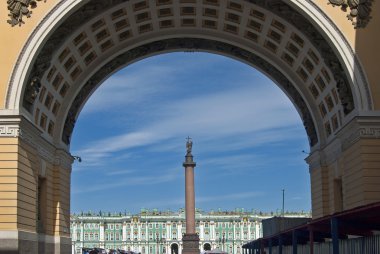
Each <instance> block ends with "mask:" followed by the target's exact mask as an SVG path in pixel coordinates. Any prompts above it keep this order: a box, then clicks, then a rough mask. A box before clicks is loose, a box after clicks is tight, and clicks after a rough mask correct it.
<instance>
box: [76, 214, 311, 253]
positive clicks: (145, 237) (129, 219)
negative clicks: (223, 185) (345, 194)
mask: <svg viewBox="0 0 380 254" xmlns="http://www.w3.org/2000/svg"><path fill="white" fill-rule="evenodd" d="M271 216H274V214H273V213H271V214H263V213H261V212H260V213H256V212H255V211H250V212H246V211H244V209H236V210H235V211H210V212H202V211H199V210H197V211H196V232H197V233H198V234H199V238H200V242H199V248H200V249H201V250H210V249H215V248H218V249H221V250H224V251H227V252H228V253H231V254H241V253H242V245H243V244H244V243H247V242H249V241H252V240H255V239H257V238H259V237H262V224H261V220H262V219H265V218H269V217H271ZM286 216H298V217H299V216H305V217H308V216H310V214H307V213H300V214H286ZM185 231H186V224H185V211H184V210H183V209H181V210H179V211H178V212H172V211H165V212H160V211H157V210H151V211H148V210H141V212H140V213H139V214H135V215H130V214H127V213H124V214H122V213H119V214H111V213H101V212H99V213H98V214H94V213H91V212H90V213H84V214H83V213H82V214H81V215H72V216H71V229H70V233H71V238H72V250H73V253H81V248H82V247H89V248H92V247H100V248H105V249H123V250H130V251H134V252H140V253H141V254H181V253H182V235H183V233H185Z"/></svg>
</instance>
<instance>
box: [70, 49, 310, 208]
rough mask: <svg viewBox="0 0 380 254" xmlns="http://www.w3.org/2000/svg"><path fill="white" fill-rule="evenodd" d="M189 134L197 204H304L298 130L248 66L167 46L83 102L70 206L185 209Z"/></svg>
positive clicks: (306, 184) (305, 181)
mask: <svg viewBox="0 0 380 254" xmlns="http://www.w3.org/2000/svg"><path fill="white" fill-rule="evenodd" d="M188 135H189V136H191V137H192V138H193V155H194V160H195V161H196V162H197V167H196V169H195V188H196V207H198V208H201V209H203V210H206V211H207V210H211V209H218V208H221V209H222V210H230V209H234V208H245V209H248V210H251V209H255V210H262V211H276V210H278V209H281V206H282V191H281V190H282V189H285V209H286V210H292V211H301V210H305V211H309V210H310V207H311V204H310V180H309V172H308V166H307V164H306V163H305V161H304V158H305V156H306V155H305V154H304V153H302V152H301V151H302V150H306V151H308V150H309V145H308V141H307V136H306V132H305V130H304V128H303V126H302V121H301V119H300V117H299V115H298V113H297V112H296V110H295V108H294V106H293V105H292V104H291V102H290V100H289V99H288V98H287V97H286V95H285V94H284V93H283V92H282V91H281V89H279V88H278V87H277V86H276V85H275V84H274V83H273V82H272V81H271V80H270V79H268V78H267V77H266V76H264V75H263V74H261V73H260V72H259V71H257V70H256V69H254V68H252V67H250V66H248V65H246V64H243V63H240V62H238V61H236V60H232V59H229V58H226V57H223V56H219V55H214V54H208V53H170V54H163V55H159V56H154V57H150V58H147V59H144V60H141V61H139V62H137V63H134V64H132V65H130V66H127V67H126V68H124V69H122V70H121V71H119V72H117V73H116V74H114V75H112V76H111V77H110V78H109V79H107V80H106V81H105V82H104V83H103V84H102V85H101V86H100V87H99V88H98V90H97V91H96V92H95V93H94V94H93V95H92V96H91V98H90V99H89V101H88V102H87V103H86V105H85V107H84V108H83V110H82V112H81V114H80V116H79V118H78V121H77V124H76V126H75V129H74V133H73V137H72V144H71V152H72V154H73V155H78V156H81V157H82V162H81V163H78V162H75V163H74V165H73V172H72V202H71V211H72V212H80V211H88V210H91V211H99V210H102V211H111V212H113V211H115V212H119V211H122V212H124V211H127V212H131V213H137V212H139V211H140V209H141V208H148V209H152V208H157V209H160V210H168V209H170V210H178V209H179V208H181V207H184V169H183V167H182V162H183V161H184V156H185V153H186V148H185V142H186V140H185V138H186V137H187V136H188Z"/></svg>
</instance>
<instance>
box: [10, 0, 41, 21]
mask: <svg viewBox="0 0 380 254" xmlns="http://www.w3.org/2000/svg"><path fill="white" fill-rule="evenodd" d="M37 1H41V0H8V1H7V4H8V10H9V11H10V13H9V14H8V16H9V17H10V19H9V20H8V21H7V22H8V23H9V24H10V25H11V26H15V25H19V26H21V25H22V24H24V23H25V22H24V21H23V20H22V18H23V16H26V17H27V18H30V15H31V14H32V11H31V10H29V7H30V8H32V9H33V8H36V7H37ZM45 1H46V0H45Z"/></svg>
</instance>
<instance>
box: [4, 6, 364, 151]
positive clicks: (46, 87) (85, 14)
mask: <svg viewBox="0 0 380 254" xmlns="http://www.w3.org/2000/svg"><path fill="white" fill-rule="evenodd" d="M300 5H301V3H300V2H298V1H294V2H292V3H285V2H283V1H280V0H272V1H264V2H262V1H229V2H223V1H222V2H219V1H205V2H204V3H203V4H199V3H197V1H190V2H189V3H187V4H186V3H184V4H180V5H179V6H178V5H173V2H172V1H156V2H149V1H137V2H136V3H134V2H133V1H127V2H125V1H112V2H108V1H91V2H90V3H85V4H83V3H78V4H77V5H75V4H71V5H69V4H68V1H62V2H61V3H59V4H58V5H57V6H56V9H54V10H53V12H52V13H50V14H49V16H51V17H52V18H51V19H54V18H56V17H57V16H59V14H60V15H61V16H62V20H64V21H63V22H62V23H61V24H60V25H59V26H58V27H57V28H54V29H55V30H53V27H54V24H51V26H50V27H51V29H52V30H53V31H52V32H51V33H50V34H49V35H46V36H47V39H46V43H45V44H40V49H39V53H38V54H35V55H33V58H34V59H33V60H34V62H33V61H32V63H33V65H31V66H32V67H31V68H29V70H24V72H25V76H23V77H24V80H19V81H20V83H19V84H17V85H16V84H14V83H12V82H11V87H10V89H9V92H8V97H7V106H8V107H12V105H13V106H14V107H16V108H19V110H20V111H21V112H23V113H25V114H26V115H27V116H28V118H29V119H30V120H31V121H33V120H34V123H35V124H36V125H39V127H40V128H42V129H43V132H44V135H45V138H47V139H48V140H51V141H52V142H54V143H56V144H60V145H61V147H62V148H63V149H67V147H68V145H69V143H70V136H71V132H72V129H73V127H74V124H75V120H76V118H77V117H78V113H79V111H80V109H81V108H82V106H83V105H84V103H85V101H86V100H87V98H88V97H89V96H90V95H91V93H92V92H93V91H94V90H95V89H96V87H97V86H98V85H99V84H100V83H101V82H102V80H104V79H105V78H106V77H108V76H109V75H111V74H112V73H113V72H115V71H117V70H118V69H120V68H122V67H123V66H125V65H127V64H128V63H131V62H133V61H137V60H138V59H141V58H143V57H147V56H149V55H154V54H157V53H160V52H167V51H175V50H194V51H197V50H204V51H209V52H216V53H219V54H224V55H227V56H230V57H233V58H236V59H238V60H240V61H243V62H246V63H248V64H250V65H253V66H255V67H256V68H258V69H260V70H262V71H263V72H264V73H266V74H267V75H269V76H270V77H271V78H272V79H273V80H274V81H275V82H276V83H277V84H278V85H279V86H280V87H281V88H282V89H283V90H284V91H285V92H286V93H287V95H288V96H289V97H290V99H291V100H292V101H293V104H294V105H295V106H296V107H297V109H298V111H299V113H300V116H301V118H302V119H303V122H304V125H305V128H306V132H307V134H308V136H309V141H310V146H311V147H316V145H317V144H318V146H320V145H321V144H322V145H324V144H326V143H328V142H329V141H331V140H332V139H333V138H334V136H335V133H337V132H338V131H339V129H340V127H341V126H343V125H344V123H345V122H346V121H347V119H349V118H350V113H351V112H352V111H354V110H358V109H359V107H360V108H362V107H366V108H370V107H371V100H370V99H369V98H370V96H369V94H368V92H367V94H364V95H365V96H363V93H358V92H357V90H358V87H355V86H353V83H354V81H353V80H352V76H351V73H350V71H351V70H352V66H347V65H346V64H345V63H344V62H342V61H344V59H343V58H344V57H345V56H346V54H348V53H347V52H346V54H342V55H340V54H335V51H338V50H339V49H336V48H335V45H334V44H332V43H331V40H330V39H326V38H325V35H324V34H322V33H320V32H319V30H318V27H317V26H316V25H315V24H313V23H312V22H310V21H309V20H308V19H307V18H305V17H304V16H303V15H305V13H302V12H306V11H307V12H308V15H309V14H310V13H311V12H312V11H315V12H316V13H319V14H320V13H321V12H320V11H319V12H318V8H317V6H315V5H313V4H312V3H310V2H308V3H307V4H305V3H303V6H302V7H303V8H305V10H306V11H300V10H298V9H296V8H299V7H300ZM70 8H71V9H70ZM178 16H179V18H178ZM309 18H310V17H309ZM186 22H187V23H186ZM325 23H328V20H327V21H325ZM325 23H324V24H323V25H324V27H326V26H328V25H326V24H325ZM314 25H315V26H316V27H315V26H314ZM330 25H331V24H330ZM47 26H48V25H47ZM42 27H44V26H43V24H42V25H41V29H42ZM74 28H75V29H76V30H74ZM37 34H38V29H36V31H35V33H34V35H35V36H37ZM178 34H180V36H178ZM62 35H65V36H68V37H67V39H66V40H62ZM32 36H33V35H32ZM338 39H341V40H342V38H341V37H340V38H335V40H338ZM174 40H177V41H176V42H174ZM328 40H330V41H328ZM31 41H33V38H31ZM316 42H317V43H316ZM33 46H35V45H33ZM345 46H347V45H345ZM342 48H344V49H345V50H346V51H350V50H351V49H350V48H349V47H342ZM26 51H28V50H27V49H26V48H25V52H26ZM120 52H124V55H123V54H121V53H120ZM78 54H79V55H78ZM61 61H64V62H61ZM94 63H96V65H95V64H94ZM16 70H17V66H16ZM94 70H95V71H96V72H95V71H94ZM90 72H91V73H90ZM12 80H13V79H12ZM15 85H16V86H15ZM20 85H21V87H20ZM40 86H41V87H40ZM361 86H365V83H364V84H361ZM361 86H359V87H361ZM40 90H41V91H40ZM325 90H327V92H326V91H325ZM362 90H363V88H362ZM45 93H46V94H45ZM66 94H68V95H69V96H67V98H63V97H65V96H66ZM361 96H362V97H361ZM37 97H39V99H40V102H39V101H38V100H37ZM59 97H62V98H59ZM73 98H75V99H74V101H72V99H73ZM46 100H47V101H46ZM51 103H52V104H53V105H51ZM364 103H367V105H364ZM44 104H45V105H44ZM355 106H357V107H356V108H355ZM351 115H352V114H351ZM63 119H64V120H63Z"/></svg>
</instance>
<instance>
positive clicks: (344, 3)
mask: <svg viewBox="0 0 380 254" xmlns="http://www.w3.org/2000/svg"><path fill="white" fill-rule="evenodd" d="M372 2H373V0H329V4H331V5H332V6H340V7H341V9H342V11H344V12H347V9H350V10H349V13H348V14H347V18H348V19H349V20H351V22H352V25H353V26H354V27H355V28H364V27H366V26H367V24H368V22H369V21H370V20H371V11H372V9H371V8H372Z"/></svg>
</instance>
